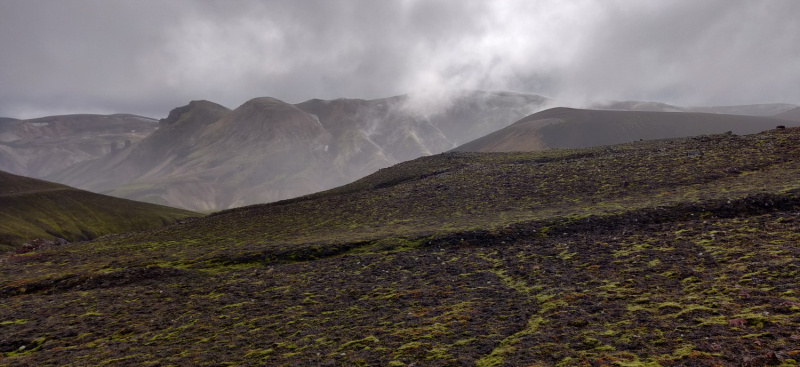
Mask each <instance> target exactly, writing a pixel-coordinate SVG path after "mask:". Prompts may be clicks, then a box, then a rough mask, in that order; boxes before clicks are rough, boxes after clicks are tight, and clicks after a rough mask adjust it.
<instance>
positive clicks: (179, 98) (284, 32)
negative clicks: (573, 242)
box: [0, 0, 800, 118]
mask: <svg viewBox="0 0 800 367" xmlns="http://www.w3.org/2000/svg"><path fill="white" fill-rule="evenodd" d="M459 88H461V89H463V88H467V89H471V88H477V89H486V90H512V91H518V92H529V93H536V94H541V95H545V96H548V97H552V98H556V99H558V100H560V101H563V103H564V104H569V105H580V104H581V103H585V102H586V101H592V100H608V99H617V100H649V101H660V102H666V103H674V104H681V105H729V104H749V103H762V102H785V103H795V104H800V1H797V0H770V1H757V0H751V1H737V0H686V1H665V0H653V1H643V0H629V1H613V0H604V1H562V0H554V1H546V0H545V1H532V0H519V1H496V0H491V1H490V0H486V1H466V0H452V1H435V0H431V1H410V0H409V1H384V0H381V1H375V0H363V1H355V0H319V1H302V0H290V1H181V0H170V1H162V0H156V1H148V0H134V1H117V0H97V1H78V0H59V1H56V0H47V1H44V0H0V116H5V117H17V118H29V117H38V116H44V115H52V114H60V113H75V112H95V113H114V112H129V113H136V114H141V115H145V116H151V117H156V118H161V117H164V116H166V114H167V113H168V112H169V110H170V109H172V108H174V107H177V106H180V105H184V104H186V103H187V102H188V101H190V100H193V99H207V100H211V101H214V102H217V103H220V104H222V105H225V106H227V107H229V108H235V107H237V106H238V105H240V104H242V103H244V102H245V101H247V100H249V99H251V98H254V97H260V96H272V97H276V98H279V99H282V100H284V101H287V102H291V103H297V102H301V101H304V100H307V99H311V98H325V99H331V98H339V97H350V98H380V97H387V96H391V95H397V94H403V93H408V92H415V91H430V90H436V91H443V90H450V89H459Z"/></svg>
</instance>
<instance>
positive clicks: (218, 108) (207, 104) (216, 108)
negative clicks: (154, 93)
mask: <svg viewBox="0 0 800 367" xmlns="http://www.w3.org/2000/svg"><path fill="white" fill-rule="evenodd" d="M198 110H200V111H209V112H221V113H226V112H228V111H230V109H228V108H226V107H224V106H222V105H219V104H216V103H214V102H211V101H206V100H194V101H191V102H189V104H187V105H185V106H181V107H176V108H173V109H172V111H169V115H167V117H166V118H163V119H161V120H159V125H160V126H167V125H172V124H174V123H176V122H178V121H179V120H181V116H183V114H185V113H187V112H191V111H198ZM212 122H213V121H212Z"/></svg>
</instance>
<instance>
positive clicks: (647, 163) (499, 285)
mask: <svg viewBox="0 0 800 367" xmlns="http://www.w3.org/2000/svg"><path fill="white" fill-rule="evenodd" d="M697 151H700V152H702V154H694V153H693V152H697ZM689 153H692V154H689ZM798 158H800V129H787V130H773V131H768V132H765V133H761V134H756V135H750V136H736V135H732V134H728V135H714V136H702V137H697V138H689V139H672V140H659V141H645V142H637V143H634V144H627V145H617V146H607V147H599V148H592V149H583V150H551V151H545V152H539V153H491V154H479V153H448V154H442V155H436V156H431V157H426V158H421V159H417V160H414V161H410V162H406V163H403V164H399V165H397V166H395V167H392V168H390V169H385V170H381V171H380V172H378V173H376V174H374V175H371V176H369V177H366V178H364V179H363V180H360V181H357V182H355V183H353V184H350V185H346V186H342V187H340V188H337V189H334V190H330V191H327V192H322V193H318V194H314V195H310V196H306V197H302V198H297V199H293V200H287V201H283V202H278V203H273V204H267V205H257V206H251V207H245V208H240V209H235V210H228V211H223V212H219V213H215V214H212V215H209V216H207V217H204V218H200V219H198V220H195V221H190V222H187V223H185V224H181V225H172V226H167V227H162V228H157V229H152V230H148V231H143V232H138V233H128V234H123V235H112V236H107V237H104V238H100V239H97V240H95V241H92V242H88V243H82V244H75V245H69V246H63V247H60V248H57V249H51V250H47V251H41V252H36V253H31V254H26V255H13V256H7V257H4V258H2V260H0V261H2V262H3V263H2V267H1V268H0V269H1V270H0V299H2V307H0V323H2V324H0V330H2V333H1V334H0V335H2V337H0V352H1V353H4V354H3V356H4V358H2V359H0V365H3V364H8V365H26V364H27V365H42V364H54V363H63V361H70V363H74V364H80V365H84V364H86V365H98V364H104V363H106V364H108V363H112V364H113V363H116V364H125V365H155V364H159V365H187V364H188V365H221V364H231V365H275V366H292V365H311V366H314V365H330V366H338V365H341V366H384V365H392V366H403V365H410V364H412V363H416V365H417V366H461V365H479V366H603V365H608V366H614V365H616V366H684V365H685V366H743V365H753V366H755V365H784V366H790V365H796V364H797V363H798V362H797V361H800V329H799V328H800V284H798V282H797V277H798V274H799V273H800V246H798V243H800V242H798V240H799V239H800V234H798V233H800V231H798V229H800V227H799V226H800V210H798V209H800V160H798ZM20 320H24V321H20ZM23 346H24V347H25V348H23V349H22V350H20V349H19V348H20V347H23ZM26 350H28V352H24V351H26Z"/></svg>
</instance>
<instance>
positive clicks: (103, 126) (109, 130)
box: [0, 114, 158, 178]
mask: <svg viewBox="0 0 800 367" xmlns="http://www.w3.org/2000/svg"><path fill="white" fill-rule="evenodd" d="M157 126H158V122H157V121H156V120H154V119H150V118H146V117H141V116H135V115H127V114H116V115H63V116H50V117H42V118H36V119H30V120H15V119H6V120H5V121H0V170H5V171H8V172H11V173H15V174H19V175H24V176H29V177H38V178H42V177H45V176H47V175H49V174H52V173H54V172H56V171H60V170H62V169H64V168H66V167H69V166H71V165H73V164H76V163H80V162H83V161H88V160H92V159H95V158H99V157H103V156H105V155H106V154H108V153H110V152H112V151H116V150H117V149H123V148H124V147H125V144H130V143H133V142H136V141H139V140H141V139H142V138H144V137H146V136H148V135H150V134H151V133H152V132H153V131H155V129H156V128H157Z"/></svg>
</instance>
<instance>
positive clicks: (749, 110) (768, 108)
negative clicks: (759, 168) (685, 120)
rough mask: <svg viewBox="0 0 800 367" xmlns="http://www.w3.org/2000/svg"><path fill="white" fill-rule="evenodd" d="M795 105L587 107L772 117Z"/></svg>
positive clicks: (614, 103)
mask: <svg viewBox="0 0 800 367" xmlns="http://www.w3.org/2000/svg"><path fill="white" fill-rule="evenodd" d="M796 107H798V106H797V105H793V104H788V103H763V104H751V105H738V106H711V107H682V106H675V105H670V104H666V103H660V102H644V101H607V102H599V103H595V104H592V105H590V106H589V109H595V110H619V111H651V112H705V113H720V114H727V115H744V116H764V117H767V116H773V115H775V114H778V113H782V112H786V111H788V110H791V109H793V108H796Z"/></svg>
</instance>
